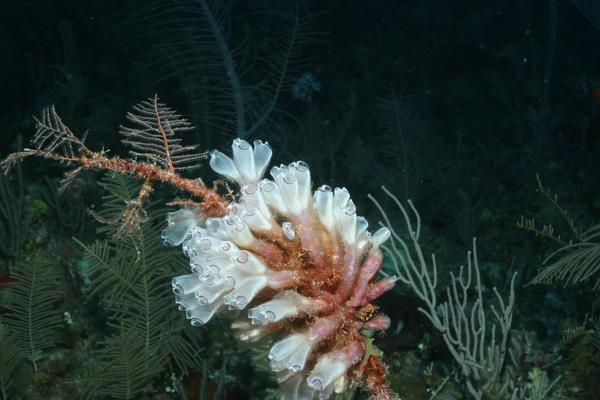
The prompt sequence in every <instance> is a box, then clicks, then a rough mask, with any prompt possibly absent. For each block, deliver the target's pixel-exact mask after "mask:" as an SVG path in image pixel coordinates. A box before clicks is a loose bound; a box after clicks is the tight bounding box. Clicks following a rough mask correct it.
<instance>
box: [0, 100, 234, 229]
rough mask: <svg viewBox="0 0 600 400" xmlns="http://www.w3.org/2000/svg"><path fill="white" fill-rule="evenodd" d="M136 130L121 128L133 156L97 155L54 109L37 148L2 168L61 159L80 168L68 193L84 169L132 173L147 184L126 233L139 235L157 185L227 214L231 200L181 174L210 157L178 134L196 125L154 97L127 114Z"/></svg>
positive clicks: (129, 213) (69, 177) (124, 222)
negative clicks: (33, 159)
mask: <svg viewBox="0 0 600 400" xmlns="http://www.w3.org/2000/svg"><path fill="white" fill-rule="evenodd" d="M127 119H128V120H129V121H130V123H131V126H129V127H128V126H121V128H120V133H121V134H122V135H123V136H124V139H123V143H124V144H125V145H127V146H129V147H130V148H131V150H130V152H129V154H130V158H127V159H124V158H120V157H118V156H113V157H110V156H108V152H107V151H105V150H101V151H94V150H92V149H90V148H89V147H88V146H87V145H86V143H85V134H84V135H81V136H78V135H76V134H75V133H73V132H72V131H71V129H69V127H68V126H67V125H65V124H64V123H63V121H62V119H61V118H60V117H59V115H58V114H57V112H56V110H55V109H54V107H53V106H51V107H48V108H46V109H45V110H44V111H43V112H42V115H41V117H40V118H39V119H37V118H36V133H35V135H34V137H33V139H32V141H31V144H32V146H33V148H31V149H25V150H23V151H21V152H17V153H13V154H10V155H9V156H8V157H7V158H6V159H4V160H3V161H2V163H1V164H0V165H1V167H2V169H3V171H4V173H8V172H9V171H10V169H11V168H12V167H13V166H14V164H15V163H16V162H18V161H20V160H22V159H24V158H27V157H32V156H35V157H42V158H46V159H50V160H56V161H59V162H61V163H64V164H66V165H68V166H75V168H74V169H72V170H69V171H67V172H66V173H65V177H64V179H63V180H62V182H61V185H60V187H59V191H60V192H62V191H64V190H65V188H66V187H67V186H68V185H69V184H71V183H72V182H73V181H74V180H75V179H76V178H77V175H78V174H79V172H81V171H83V170H106V171H114V172H117V173H121V174H126V175H132V176H135V177H138V178H140V179H143V180H144V184H143V186H142V187H141V189H140V192H139V193H138V195H137V196H136V199H135V200H132V201H131V202H130V204H128V205H127V207H126V209H125V211H124V213H123V215H122V216H118V218H116V219H117V220H118V221H119V223H121V228H120V232H121V233H127V234H134V233H135V231H136V230H137V229H139V223H140V221H141V219H142V215H143V205H144V202H145V200H147V198H148V197H149V195H150V193H151V192H152V189H153V185H154V183H156V182H164V183H167V184H169V185H171V186H173V187H175V188H177V189H179V190H182V191H184V192H186V193H187V194H188V195H189V196H190V197H192V198H195V199H197V200H199V202H200V203H199V204H200V206H201V208H202V210H203V212H204V213H205V214H206V215H216V216H221V215H224V213H225V208H226V207H227V201H226V200H225V199H224V198H223V197H222V196H221V195H219V194H218V193H217V192H216V191H214V190H212V189H210V188H208V187H206V186H205V185H204V184H203V183H202V181H201V180H199V179H188V178H185V177H184V176H182V175H181V171H184V170H190V169H195V168H198V167H199V166H200V161H201V160H202V159H204V158H206V153H204V152H199V151H197V149H196V147H197V146H189V145H182V139H181V138H180V137H178V135H180V134H182V133H185V132H187V131H189V130H191V129H193V128H192V126H191V124H190V123H189V122H188V121H187V120H186V119H184V118H182V117H181V116H180V115H179V114H177V113H176V112H175V111H173V110H172V109H171V108H169V107H167V106H166V105H164V104H162V103H161V102H160V101H159V98H158V96H156V95H155V96H154V97H152V98H149V99H148V100H145V101H143V102H141V103H140V104H138V105H136V106H134V107H133V110H132V111H131V112H129V113H127Z"/></svg>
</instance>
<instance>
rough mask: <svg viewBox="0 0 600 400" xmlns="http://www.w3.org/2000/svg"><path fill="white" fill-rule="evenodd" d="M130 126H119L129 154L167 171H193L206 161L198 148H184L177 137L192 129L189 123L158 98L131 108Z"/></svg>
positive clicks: (128, 114)
mask: <svg viewBox="0 0 600 400" xmlns="http://www.w3.org/2000/svg"><path fill="white" fill-rule="evenodd" d="M127 119H128V120H129V121H130V122H131V123H132V127H127V126H123V125H122V126H121V127H120V129H119V132H120V133H121V135H123V136H124V137H125V139H123V143H124V144H126V145H128V146H130V147H131V148H132V150H130V152H129V153H130V154H131V155H132V156H133V157H135V158H141V159H143V161H146V162H148V163H150V164H155V165H158V166H159V167H161V168H162V169H166V170H168V171H170V172H174V171H175V170H178V171H182V170H187V169H194V168H198V167H199V166H200V161H201V160H202V159H204V158H206V154H205V153H199V152H197V151H196V148H197V146H195V145H193V146H184V145H182V144H181V139H180V138H178V137H177V134H179V133H183V132H187V131H190V130H192V129H194V128H193V127H192V124H190V122H189V121H188V120H186V119H185V118H183V117H182V116H181V115H179V114H178V113H177V112H175V111H174V110H173V109H171V108H170V107H167V106H166V105H165V104H163V103H161V102H160V101H159V98H158V96H157V95H154V97H151V98H149V99H148V100H145V101H143V102H141V103H139V104H137V105H135V106H134V107H133V111H130V112H128V113H127Z"/></svg>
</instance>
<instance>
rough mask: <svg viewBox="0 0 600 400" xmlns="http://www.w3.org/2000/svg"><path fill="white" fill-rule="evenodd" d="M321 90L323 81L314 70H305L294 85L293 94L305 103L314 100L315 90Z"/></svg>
mask: <svg viewBox="0 0 600 400" xmlns="http://www.w3.org/2000/svg"><path fill="white" fill-rule="evenodd" d="M320 91H321V82H319V81H318V80H317V77H316V76H315V74H313V73H312V72H308V71H307V72H305V73H303V74H302V76H300V78H298V80H296V83H294V86H293V87H292V96H294V98H295V99H296V100H298V101H302V102H305V103H310V102H312V96H313V93H315V92H320Z"/></svg>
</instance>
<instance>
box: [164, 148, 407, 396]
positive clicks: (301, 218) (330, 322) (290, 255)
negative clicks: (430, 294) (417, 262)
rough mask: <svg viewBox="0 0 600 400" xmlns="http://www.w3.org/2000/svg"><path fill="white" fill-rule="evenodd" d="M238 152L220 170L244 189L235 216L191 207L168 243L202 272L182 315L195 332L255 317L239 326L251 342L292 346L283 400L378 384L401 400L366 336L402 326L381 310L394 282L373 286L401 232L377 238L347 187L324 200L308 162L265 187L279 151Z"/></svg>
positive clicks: (171, 227) (283, 375) (182, 292)
mask: <svg viewBox="0 0 600 400" xmlns="http://www.w3.org/2000/svg"><path fill="white" fill-rule="evenodd" d="M232 148H233V159H231V158H229V157H228V156H226V155H225V154H223V153H221V152H219V151H213V152H212V153H211V159H210V165H211V167H212V168H213V170H214V171H215V172H217V173H218V174H220V175H222V176H223V177H225V178H226V179H228V180H229V181H233V182H235V183H237V184H238V185H239V187H240V190H239V200H238V201H237V202H234V203H230V204H229V205H228V207H227V212H226V215H225V216H223V217H218V218H215V217H208V218H206V217H205V216H204V215H203V213H202V212H201V211H199V210H197V209H193V208H184V209H180V210H178V211H175V212H172V213H169V214H168V217H167V221H168V224H167V228H166V229H165V230H164V231H163V239H164V240H165V242H166V243H168V244H171V245H181V246H182V249H183V252H184V253H185V255H186V256H187V257H189V259H190V267H191V273H190V274H188V275H182V276H178V277H176V278H174V279H173V292H174V293H175V299H176V302H177V304H179V308H180V309H181V310H184V311H185V313H186V316H187V318H188V319H190V320H191V323H192V325H203V324H205V323H207V322H208V321H209V320H210V319H211V318H212V317H213V316H214V315H215V314H216V313H217V312H219V311H221V310H248V311H247V318H242V319H239V320H237V321H236V322H234V323H233V328H234V329H236V330H237V331H238V332H239V333H238V337H239V338H240V339H241V340H243V341H250V342H253V341H258V340H260V339H262V338H264V337H265V336H269V335H278V336H281V339H280V340H279V341H276V342H275V343H274V345H273V346H272V347H271V350H270V352H269V355H268V357H269V362H270V366H271V369H272V370H273V371H275V372H276V373H277V375H278V379H279V381H280V382H281V384H282V398H283V399H313V398H321V399H327V398H329V397H330V396H331V395H332V394H333V393H341V392H343V391H345V390H346V388H347V387H348V384H349V382H351V381H357V380H369V378H370V380H371V382H370V383H369V382H368V383H369V384H370V386H371V389H372V391H373V392H375V394H377V393H378V396H379V397H381V398H386V396H388V397H389V393H388V390H387V388H386V387H384V386H385V385H384V384H383V382H384V380H383V375H382V374H383V368H382V366H381V364H379V362H378V361H377V360H376V359H375V358H373V357H369V354H368V353H367V344H368V343H367V340H366V339H365V338H364V337H363V335H362V334H361V330H363V329H369V330H385V329H387V328H388V326H389V324H390V321H389V318H388V317H386V316H384V315H382V314H380V313H378V312H377V307H376V306H374V305H373V304H372V301H373V300H374V299H376V298H377V297H379V296H380V295H381V294H383V293H384V292H386V291H388V290H389V289H391V288H392V287H393V285H394V281H395V279H394V278H385V279H382V280H379V281H377V282H372V281H373V278H374V277H375V275H376V274H377V272H378V270H379V268H380V266H381V262H382V253H381V251H380V249H379V247H380V245H381V244H382V243H383V242H384V241H385V240H387V238H388V237H389V235H390V232H389V231H388V229H387V228H381V229H379V230H378V231H376V232H375V233H374V234H371V233H370V232H369V231H368V230H367V228H368V224H367V221H366V219H365V218H363V217H360V216H357V214H356V206H355V205H354V203H353V202H352V200H351V199H350V194H349V193H348V191H347V190H346V189H345V188H336V189H331V188H330V187H329V186H321V187H319V188H318V189H317V190H316V191H315V192H314V193H312V190H311V177H310V170H309V168H308V166H307V165H306V163H304V162H302V161H297V162H293V163H291V164H289V165H287V166H286V165H281V166H279V167H277V166H276V167H273V168H271V171H270V174H271V177H272V179H263V175H264V174H265V171H266V169H267V167H268V164H269V161H270V159H271V148H270V147H269V145H268V144H267V143H263V142H261V141H260V140H257V141H255V142H254V147H252V146H251V145H250V144H249V143H248V142H246V141H244V140H241V139H236V140H234V142H233V145H232ZM378 375H379V376H378ZM378 381H380V382H378ZM378 386H379V387H378Z"/></svg>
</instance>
